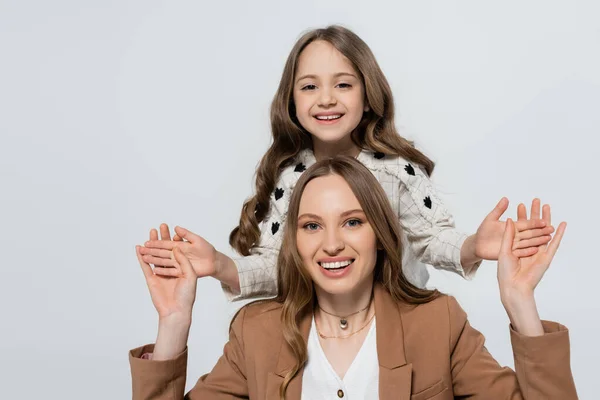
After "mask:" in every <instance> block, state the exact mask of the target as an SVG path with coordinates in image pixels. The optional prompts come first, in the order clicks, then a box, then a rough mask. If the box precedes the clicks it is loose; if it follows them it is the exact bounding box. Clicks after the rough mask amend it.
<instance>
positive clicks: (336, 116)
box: [315, 114, 342, 121]
mask: <svg viewBox="0 0 600 400" xmlns="http://www.w3.org/2000/svg"><path fill="white" fill-rule="evenodd" d="M315 118H317V119H320V120H322V121H329V120H332V119H338V118H342V115H341V114H337V115H317V116H316V117H315Z"/></svg>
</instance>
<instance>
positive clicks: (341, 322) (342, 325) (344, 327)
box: [340, 319, 348, 329]
mask: <svg viewBox="0 0 600 400" xmlns="http://www.w3.org/2000/svg"><path fill="white" fill-rule="evenodd" d="M340 328H342V329H346V328H348V321H346V320H345V319H340Z"/></svg>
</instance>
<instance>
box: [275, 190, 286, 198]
mask: <svg viewBox="0 0 600 400" xmlns="http://www.w3.org/2000/svg"><path fill="white" fill-rule="evenodd" d="M283 192H284V190H283V189H281V188H275V200H279V199H280V198H282V197H283Z"/></svg>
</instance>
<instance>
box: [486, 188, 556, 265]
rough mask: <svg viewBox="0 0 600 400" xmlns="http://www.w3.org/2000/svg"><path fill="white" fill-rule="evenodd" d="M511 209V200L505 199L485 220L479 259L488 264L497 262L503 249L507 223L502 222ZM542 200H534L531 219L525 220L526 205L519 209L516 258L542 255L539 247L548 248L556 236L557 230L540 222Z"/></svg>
mask: <svg viewBox="0 0 600 400" xmlns="http://www.w3.org/2000/svg"><path fill="white" fill-rule="evenodd" d="M507 209H508V199H507V198H506V197H503V198H502V199H501V200H500V202H499V203H498V204H497V205H496V207H495V208H494V209H493V210H492V212H491V213H489V214H488V216H487V217H485V219H484V220H483V222H482V223H481V225H480V226H479V229H477V233H476V234H475V240H474V246H475V256H476V258H479V259H484V260H497V259H498V254H499V253H500V247H501V245H502V237H503V235H504V231H505V229H506V222H505V221H500V218H501V217H502V215H503V214H504V212H505V211H506V210H507ZM539 209H540V200H539V199H534V200H533V202H532V203H531V214H532V216H531V218H530V219H527V216H526V215H525V217H524V218H523V215H522V211H523V210H525V206H524V205H523V204H520V205H519V208H518V221H517V222H516V223H514V225H515V228H516V234H515V238H514V246H513V253H514V256H515V257H518V258H522V257H530V256H533V255H534V254H536V253H537V252H538V251H539V246H543V245H545V244H547V243H548V242H549V241H550V239H551V236H550V234H551V233H552V232H554V227H553V226H552V225H550V223H549V222H547V221H545V220H544V219H540V218H539V216H538V217H536V216H537V215H538V214H539Z"/></svg>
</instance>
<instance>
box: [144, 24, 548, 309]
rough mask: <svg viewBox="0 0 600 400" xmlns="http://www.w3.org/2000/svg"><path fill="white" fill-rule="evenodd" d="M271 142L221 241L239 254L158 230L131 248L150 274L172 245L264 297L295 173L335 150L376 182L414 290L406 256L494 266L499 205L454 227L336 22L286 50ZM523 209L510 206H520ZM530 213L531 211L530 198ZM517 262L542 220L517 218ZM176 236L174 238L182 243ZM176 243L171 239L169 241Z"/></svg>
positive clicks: (165, 263) (377, 85) (271, 288)
mask: <svg viewBox="0 0 600 400" xmlns="http://www.w3.org/2000/svg"><path fill="white" fill-rule="evenodd" d="M271 127H272V134H273V143H272V145H271V147H270V148H269V149H268V151H267V152H266V154H265V155H264V157H263V158H262V160H261V162H260V165H259V167H258V170H257V174H256V195H255V196H254V197H252V198H250V199H249V200H248V201H246V203H245V204H244V207H243V209H242V214H241V218H240V223H239V226H238V227H237V228H235V229H234V230H233V231H232V232H231V235H230V238H229V239H230V244H231V246H232V247H233V248H234V249H236V250H237V251H238V252H239V253H240V254H242V255H243V256H244V257H242V258H239V259H237V260H232V259H230V258H229V257H227V256H226V255H224V254H223V253H221V252H218V251H217V250H216V249H215V248H214V247H213V246H212V245H211V244H210V243H208V242H207V241H205V240H204V239H203V238H201V237H200V236H198V235H195V234H193V233H192V232H190V231H188V230H186V229H183V228H176V229H175V232H176V234H177V235H176V236H175V237H174V240H171V238H170V235H169V229H168V227H167V226H166V225H162V226H161V239H162V240H158V239H159V238H158V233H157V232H156V231H155V230H153V231H151V234H150V241H149V242H146V243H145V247H143V248H142V249H141V250H140V251H141V254H142V255H143V259H144V261H145V262H148V263H151V264H154V265H155V266H156V267H159V268H157V269H156V270H155V271H156V273H157V274H163V275H169V274H171V273H175V271H174V270H172V269H171V267H173V266H174V261H173V260H172V259H171V258H170V255H171V251H170V250H172V249H173V247H174V246H177V247H179V248H180V249H181V250H182V252H183V254H184V255H185V256H186V257H187V258H189V260H190V262H191V263H192V266H193V267H194V270H195V271H196V274H197V275H198V276H200V277H202V276H213V277H215V278H217V279H219V280H220V281H221V282H222V283H223V287H224V289H225V290H226V292H227V293H229V294H230V295H231V297H232V298H234V299H241V298H249V297H255V296H259V295H266V296H274V295H275V294H276V293H277V286H276V282H277V279H276V274H275V271H276V268H275V264H276V260H277V255H278V253H279V250H280V248H281V232H282V231H283V227H284V225H285V222H286V218H287V213H288V205H289V200H290V197H291V195H292V191H293V189H294V186H295V184H296V181H297V180H298V178H299V177H300V176H301V175H302V172H303V171H304V170H305V169H306V168H308V167H310V166H311V165H312V164H314V163H315V162H316V161H317V160H322V159H326V158H329V157H333V156H335V155H338V154H345V155H350V156H353V157H356V158H357V159H358V160H359V161H360V162H362V163H363V164H364V165H365V166H366V167H367V168H369V170H370V171H371V172H372V173H373V174H374V175H375V176H376V177H377V180H378V181H379V183H380V184H381V185H382V186H383V188H384V190H385V192H386V194H387V197H388V199H389V201H390V203H391V205H392V208H393V210H394V211H395V213H396V215H397V217H398V220H399V222H400V225H401V226H402V228H403V232H404V234H405V235H406V237H407V239H408V240H407V241H406V243H407V244H408V247H409V250H410V251H409V252H406V253H407V254H408V255H410V256H411V257H410V258H407V259H406V262H405V264H404V265H405V271H404V272H405V274H406V276H407V278H408V279H409V280H410V281H411V282H412V283H413V284H415V285H416V286H418V287H424V286H425V283H426V282H427V280H428V276H429V275H428V272H427V269H426V268H425V267H424V266H422V265H421V266H419V265H418V264H416V263H415V262H414V260H413V258H415V257H416V258H417V259H418V260H419V261H421V262H423V263H426V264H431V265H433V266H434V267H435V268H439V269H445V270H449V271H453V272H456V273H457V274H459V275H461V276H463V277H464V278H469V277H472V276H473V275H474V274H475V271H476V270H477V268H478V266H479V265H480V262H481V260H482V259H488V260H496V259H497V257H498V251H499V249H500V242H501V238H502V232H503V231H504V228H505V223H504V222H501V221H499V219H500V217H501V216H502V214H503V213H504V211H505V210H506V209H507V208H508V200H507V199H505V198H503V199H502V200H500V202H499V203H498V205H497V206H496V208H494V210H493V211H492V212H491V213H490V214H489V215H488V216H487V217H486V218H485V219H484V220H483V222H482V224H481V225H480V226H479V229H478V230H477V232H476V233H475V234H474V235H471V236H467V235H465V234H462V233H460V232H458V231H456V230H455V229H454V221H453V218H452V216H451V215H450V213H449V212H448V211H447V210H446V208H445V207H444V205H443V204H442V202H441V201H440V198H439V197H438V196H437V194H436V192H435V189H434V187H433V185H432V183H431V181H430V180H429V176H430V175H431V173H432V172H433V168H434V163H433V162H432V161H431V160H430V159H429V158H427V157H426V156H425V155H424V154H423V153H421V152H420V151H418V150H417V149H415V148H414V147H413V145H412V143H410V142H408V141H407V140H406V139H404V138H402V137H401V136H400V135H399V134H398V132H397V131H396V128H395V124H394V101H393V98H392V93H391V90H390V87H389V85H388V82H387V80H386V79H385V76H384V75H383V72H382V71H381V69H380V68H379V66H378V64H377V62H376V60H375V57H374V56H373V54H372V53H371V50H370V49H369V47H368V46H367V45H366V44H365V43H364V42H363V41H362V40H361V39H360V38H359V37H358V36H357V35H355V34H354V33H353V32H351V31H349V30H348V29H345V28H342V27H339V26H330V27H328V28H326V29H316V30H313V31H310V32H308V33H306V34H305V35H304V36H302V37H301V38H300V39H299V40H298V42H297V43H296V44H295V46H294V48H293V49H292V51H291V53H290V55H289V57H288V59H287V62H286V64H285V68H284V71H283V76H282V78H281V82H280V84H279V89H278V90H277V93H276V94H275V98H274V100H273V104H272V107H271ZM523 208H524V206H522V205H521V206H520V209H521V210H522V209H523ZM532 208H534V209H535V208H538V209H539V201H538V200H535V201H534V203H533V205H532ZM517 231H518V236H519V238H520V239H527V240H521V241H519V242H518V243H519V244H518V246H519V247H518V248H516V249H515V251H516V255H517V256H519V257H524V256H529V255H532V254H534V253H535V252H536V251H537V246H539V245H541V244H544V243H547V242H548V241H549V240H550V236H548V235H549V234H550V233H552V232H553V228H552V227H551V226H546V225H545V222H544V221H543V220H524V221H519V222H517ZM182 239H183V240H184V242H183V243H182V242H181V241H182ZM178 242H179V243H178Z"/></svg>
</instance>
